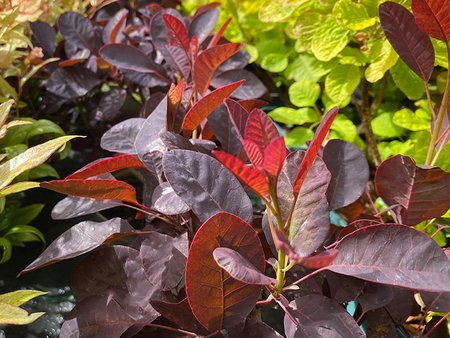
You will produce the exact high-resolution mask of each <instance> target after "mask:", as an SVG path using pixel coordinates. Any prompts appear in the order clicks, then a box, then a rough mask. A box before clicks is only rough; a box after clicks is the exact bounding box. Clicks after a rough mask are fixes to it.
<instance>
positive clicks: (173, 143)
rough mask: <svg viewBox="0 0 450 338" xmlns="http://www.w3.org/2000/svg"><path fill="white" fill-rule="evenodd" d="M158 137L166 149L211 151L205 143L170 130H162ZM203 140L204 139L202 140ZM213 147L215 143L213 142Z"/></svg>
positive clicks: (207, 152) (205, 152)
mask: <svg viewBox="0 0 450 338" xmlns="http://www.w3.org/2000/svg"><path fill="white" fill-rule="evenodd" d="M159 137H160V139H161V141H162V143H163V144H164V146H165V147H166V148H167V150H169V151H170V150H175V149H185V150H192V151H197V152H200V153H204V154H210V153H211V151H210V150H209V148H208V147H206V144H205V143H201V142H193V141H194V140H192V139H191V140H189V139H187V138H185V137H183V136H181V135H179V134H175V133H171V132H170V131H164V132H161V133H160V134H159ZM203 141H205V140H203ZM214 147H215V144H214Z"/></svg>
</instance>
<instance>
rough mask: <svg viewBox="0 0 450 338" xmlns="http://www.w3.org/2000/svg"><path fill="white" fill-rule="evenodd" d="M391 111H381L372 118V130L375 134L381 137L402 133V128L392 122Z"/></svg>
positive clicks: (395, 135) (396, 135)
mask: <svg viewBox="0 0 450 338" xmlns="http://www.w3.org/2000/svg"><path fill="white" fill-rule="evenodd" d="M393 116H394V114H393V113H382V114H380V115H378V116H377V117H375V118H374V119H373V120H372V130H373V132H374V134H375V135H377V136H379V137H382V138H391V137H399V136H401V135H402V134H403V132H404V130H405V129H403V128H401V127H399V126H397V125H396V124H394V123H393V121H392V118H393Z"/></svg>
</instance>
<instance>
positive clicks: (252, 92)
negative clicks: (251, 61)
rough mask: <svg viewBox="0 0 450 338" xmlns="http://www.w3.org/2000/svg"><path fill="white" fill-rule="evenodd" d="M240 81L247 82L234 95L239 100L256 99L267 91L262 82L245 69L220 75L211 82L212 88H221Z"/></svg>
mask: <svg viewBox="0 0 450 338" xmlns="http://www.w3.org/2000/svg"><path fill="white" fill-rule="evenodd" d="M239 80H245V82H244V84H243V85H242V86H241V87H239V88H238V89H236V91H235V92H234V93H233V95H232V96H233V97H235V98H237V99H256V98H258V97H261V96H262V95H264V93H265V92H266V91H267V88H266V87H265V86H264V84H263V83H262V82H261V80H260V79H258V77H257V76H256V75H254V74H253V73H250V72H249V71H248V70H245V69H233V70H229V71H226V72H223V73H220V74H219V75H217V76H215V77H214V78H213V79H212V80H211V86H213V87H214V88H219V87H222V86H225V85H227V84H230V83H232V82H235V81H239Z"/></svg>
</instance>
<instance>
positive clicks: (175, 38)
mask: <svg viewBox="0 0 450 338" xmlns="http://www.w3.org/2000/svg"><path fill="white" fill-rule="evenodd" d="M163 19H164V21H165V23H166V26H167V30H168V35H169V44H171V45H173V46H177V47H180V48H182V49H183V50H184V51H185V52H186V55H188V56H189V43H190V40H189V35H188V32H187V29H186V26H185V25H184V24H183V23H182V22H181V21H180V20H178V19H177V18H176V17H174V16H173V15H170V14H164V15H163Z"/></svg>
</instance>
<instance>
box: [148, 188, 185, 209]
mask: <svg viewBox="0 0 450 338" xmlns="http://www.w3.org/2000/svg"><path fill="white" fill-rule="evenodd" d="M152 207H153V208H154V209H155V210H157V211H159V212H160V213H162V214H165V215H179V214H182V213H185V212H188V211H189V210H190V208H189V206H188V205H187V204H186V203H184V201H183V200H182V199H181V198H180V197H179V196H178V195H177V194H176V193H175V191H174V190H173V189H172V187H171V186H170V184H169V182H163V183H161V184H160V185H158V186H157V187H156V189H155V190H154V191H153V196H152Z"/></svg>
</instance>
